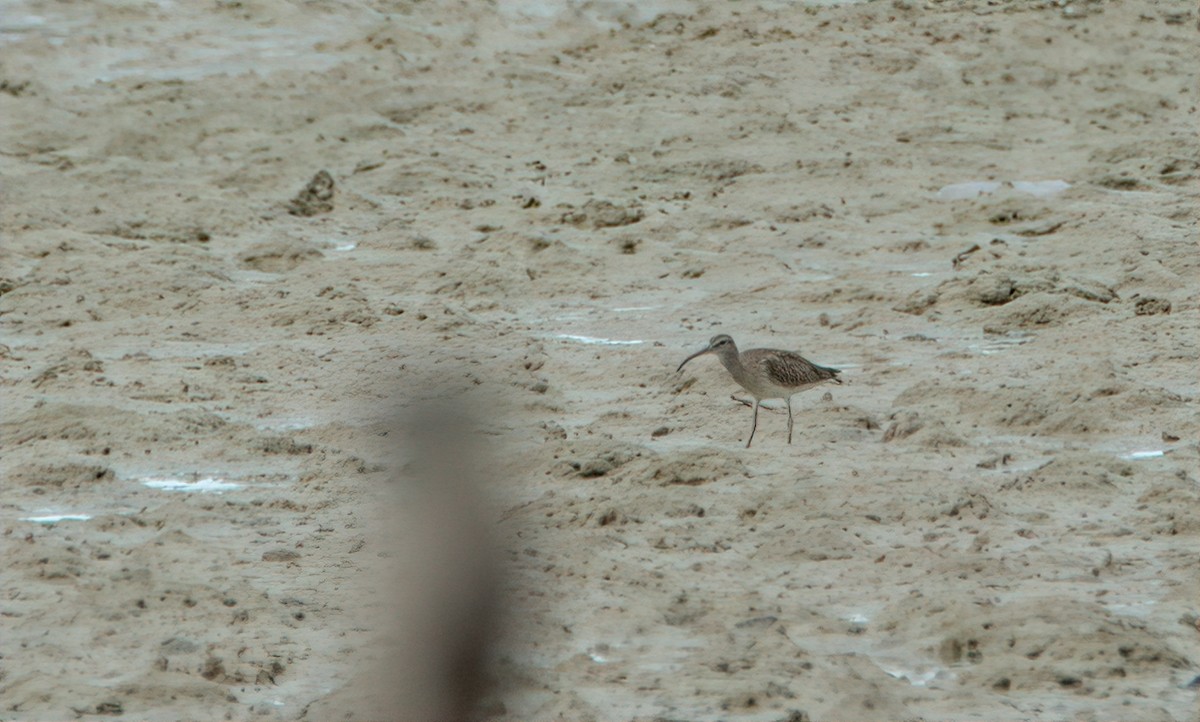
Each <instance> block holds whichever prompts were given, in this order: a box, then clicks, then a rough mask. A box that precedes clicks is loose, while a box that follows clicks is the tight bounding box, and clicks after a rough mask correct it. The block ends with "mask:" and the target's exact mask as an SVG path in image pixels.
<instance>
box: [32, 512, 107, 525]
mask: <svg viewBox="0 0 1200 722" xmlns="http://www.w3.org/2000/svg"><path fill="white" fill-rule="evenodd" d="M91 518H92V515H91V514H47V515H45V516H23V517H21V521H31V522H33V523H34V524H57V523H59V522H60V521H87V520H89V519H91Z"/></svg>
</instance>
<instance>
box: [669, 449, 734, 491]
mask: <svg viewBox="0 0 1200 722" xmlns="http://www.w3.org/2000/svg"><path fill="white" fill-rule="evenodd" d="M746 475H747V472H746V467H745V465H744V464H742V462H741V461H739V460H737V459H736V458H734V457H732V456H730V455H729V454H727V453H725V452H723V451H717V450H715V449H699V450H694V451H680V452H676V453H674V454H669V455H667V456H665V457H663V459H662V460H661V461H660V462H659V463H658V464H657V465H656V466H655V469H654V473H653V474H652V476H651V478H652V479H654V480H655V481H657V482H659V483H660V484H662V485H663V486H670V485H674V484H683V485H686V486H698V485H700V484H707V483H709V482H713V481H720V480H721V479H728V478H730V477H734V476H743V477H744V476H746Z"/></svg>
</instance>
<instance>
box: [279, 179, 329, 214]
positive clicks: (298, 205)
mask: <svg viewBox="0 0 1200 722" xmlns="http://www.w3.org/2000/svg"><path fill="white" fill-rule="evenodd" d="M332 210H333V176H331V175H329V172H328V171H324V170H322V171H318V172H317V174H316V175H314V176H313V177H312V180H310V181H309V182H308V185H306V186H304V190H302V191H300V192H299V193H298V194H297V195H296V197H295V198H293V199H292V200H291V201H290V202H289V203H288V213H290V214H292V215H293V216H304V217H308V216H316V215H320V214H322V213H328V212H330V211H332Z"/></svg>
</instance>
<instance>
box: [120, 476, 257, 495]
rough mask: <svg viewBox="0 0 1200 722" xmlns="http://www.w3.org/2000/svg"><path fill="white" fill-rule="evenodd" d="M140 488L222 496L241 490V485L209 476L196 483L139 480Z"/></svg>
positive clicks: (160, 479) (168, 480)
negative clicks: (228, 492)
mask: <svg viewBox="0 0 1200 722" xmlns="http://www.w3.org/2000/svg"><path fill="white" fill-rule="evenodd" d="M139 481H141V483H142V486H148V487H150V488H151V489H158V490H159V491H184V492H189V493H193V494H223V493H225V492H227V491H234V490H237V489H241V488H242V487H243V484H236V483H234V482H232V481H226V480H225V479H218V478H217V477H215V476H209V477H206V478H203V479H197V480H196V481H186V480H184V479H175V478H168V477H148V478H144V479H140V480H139Z"/></svg>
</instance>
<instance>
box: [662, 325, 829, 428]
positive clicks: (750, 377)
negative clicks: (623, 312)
mask: <svg viewBox="0 0 1200 722" xmlns="http://www.w3.org/2000/svg"><path fill="white" fill-rule="evenodd" d="M706 353H711V354H716V355H717V358H719V359H721V365H723V366H724V367H725V369H726V370H727V371H729V374H730V375H731V376H733V380H734V381H737V382H738V384H739V385H740V386H741V387H742V388H744V389H746V391H749V392H750V395H751V396H753V397H754V421H753V424H752V425H751V427H750V438H749V439H747V440H746V448H747V449H749V448H750V442H752V441H754V432H755V430H756V429H758V407H759V405H761V403H762V401H763V400H764V399H783V400H784V401H786V402H787V410H788V443H789V444H790V443H792V396H793V395H794V394H798V393H800V392H801V391H805V390H807V389H811V388H812V387H814V386H817V385H819V384H823V383H825V382H826V381H832V382H833V383H835V384H840V383H841V382H842V381H841V379H839V378H838V377H837V376H838V374H839V373H841V372H840V371H838V370H837V369H831V368H828V367H826V366H818V365H817V364H815V363H813V362H812V361H809V360H808V359H806V358H804V357H803V356H801V355H800V354H798V353H794V352H792V351H781V350H779V349H773V348H752V349H749V350H748V351H742V352H740V353H739V352H738V349H737V344H735V343H734V342H733V338H732V337H730V336H728V335H726V334H723V333H722V334H718V335H716V336H713V337H712V339H711V340H710V341H709V342H708V348H705V349H703V350H700V351H697V352H696V353H694V354H692V355H691V356H688V357H687V358H685V359H684V360H683V363H681V364H679V368H677V369H675V371H676V372H677V373H678V372H679V371H682V370H683V366H684V364H686V363H687V362H688V361H691V360H692V359H694V358H696V357H697V356H703V355H704V354H706Z"/></svg>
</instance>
